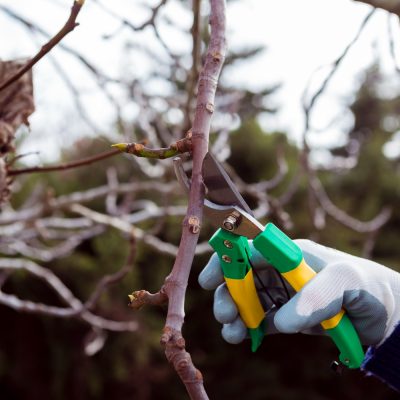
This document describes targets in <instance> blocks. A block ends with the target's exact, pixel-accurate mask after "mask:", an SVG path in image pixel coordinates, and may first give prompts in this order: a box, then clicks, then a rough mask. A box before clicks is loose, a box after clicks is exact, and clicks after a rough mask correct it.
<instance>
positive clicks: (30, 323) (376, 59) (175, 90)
mask: <svg viewBox="0 0 400 400" xmlns="http://www.w3.org/2000/svg"><path fill="white" fill-rule="evenodd" d="M71 5H72V1H67V0H57V1H56V0H51V1H50V0H35V2H32V1H28V0H20V1H18V2H13V1H11V0H10V1H8V0H0V31H1V32H2V37H3V40H1V41H0V58H1V60H2V68H0V81H3V79H4V77H5V75H4V74H5V72H4V68H3V62H4V61H6V60H21V59H22V60H23V59H25V58H26V57H29V56H31V55H33V54H35V53H36V52H37V50H38V49H39V48H40V46H41V45H42V44H43V43H45V42H46V41H48V40H49V38H50V37H52V36H53V35H54V34H55V33H56V32H57V30H59V29H60V27H61V26H62V25H63V24H64V22H65V21H66V19H67V18H68V15H69V8H70V6H71ZM209 7H210V6H209V3H208V2H206V1H201V0H193V1H192V2H186V1H178V0H160V1H151V2H144V1H143V2H140V1H127V0H118V1H114V2H112V3H111V4H110V2H106V1H101V0H87V2H86V4H85V6H84V7H83V8H82V11H81V13H80V14H79V16H78V21H79V22H80V25H79V26H78V27H77V28H76V29H75V30H74V31H73V32H72V33H71V34H69V35H68V36H67V37H66V38H65V40H63V41H62V42H61V43H60V44H59V45H58V46H57V47H56V48H55V49H54V50H53V51H52V52H51V53H50V54H48V55H47V56H46V57H45V58H44V59H43V60H41V61H40V62H39V63H38V64H37V65H36V66H35V67H34V68H33V72H32V79H33V93H34V97H33V103H34V106H35V108H36V110H35V112H33V114H32V115H31V116H30V117H29V122H30V127H29V128H28V127H26V126H21V127H16V126H14V125H13V124H10V126H11V128H12V136H13V137H12V140H10V141H9V142H7V143H3V142H2V143H0V144H1V146H0V147H1V153H2V159H3V160H4V163H5V171H6V173H7V187H6V188H5V189H3V188H2V190H3V194H2V196H0V197H1V201H2V205H1V207H2V212H1V213H0V253H1V257H0V315H1V320H2V321H3V323H2V329H1V330H0V397H1V399H7V400H13V399H15V400H19V399H21V400H22V399H23V400H25V399H42V400H43V399H71V398H72V399H77V400H80V399H106V398H110V397H112V398H113V399H131V398H134V399H138V400H142V399H143V400H144V399H186V398H188V395H187V393H186V390H185V388H184V386H183V384H182V383H181V382H180V380H179V378H178V376H177V375H176V373H175V371H174V370H173V368H172V366H170V365H169V364H168V362H167V360H166V358H165V356H164V352H163V348H162V346H161V345H160V344H159V340H160V335H161V332H162V328H163V326H164V322H165V315H166V309H165V308H155V307H150V306H146V307H144V308H143V309H141V310H139V311H133V310H131V309H129V308H128V307H127V303H128V297H127V295H128V294H129V293H131V292H132V291H134V290H139V289H146V290H148V291H150V292H156V291H158V290H159V289H160V287H161V286H162V284H163V282H164V279H165V277H166V276H167V275H168V273H169V272H170V270H171V268H172V265H173V261H174V256H175V254H176V250H177V246H178V244H179V239H180V234H181V221H182V218H183V216H184V215H185V210H186V209H185V205H186V196H185V195H184V193H182V192H181V191H180V189H179V187H178V184H177V182H176V179H175V176H174V172H173V168H172V161H171V160H148V159H143V158H135V157H133V156H127V155H117V156H114V157H108V158H104V159H103V160H102V161H100V162H98V163H93V164H86V165H84V166H82V167H81V168H73V169H68V170H57V171H54V172H44V171H29V170H26V168H29V167H42V166H45V165H48V164H49V163H51V165H59V164H61V163H69V162H71V161H75V160H81V159H85V158H86V157H91V156H95V155H97V154H100V153H103V152H105V151H108V150H109V149H110V144H111V143H114V142H142V143H147V145H148V146H149V147H154V148H157V147H167V146H169V145H170V144H171V143H173V142H174V141H176V140H178V139H180V138H182V137H184V136H185V134H186V132H187V131H188V130H189V129H190V127H191V123H192V118H193V115H194V108H195V99H196V83H197V79H198V76H199V72H200V70H201V65H202V61H204V56H205V50H206V47H207V44H208V41H209V35H210V32H209V26H208V15H209V12H210V10H209ZM227 23H228V29H227V40H228V53H227V58H226V61H225V65H224V67H223V71H222V76H221V79H220V83H219V86H218V91H217V99H216V103H215V110H216V111H215V113H214V116H213V125H212V131H211V135H210V141H211V148H212V150H213V152H214V153H215V154H216V155H217V156H218V158H219V159H220V161H222V162H224V163H225V165H226V167H227V169H228V171H229V173H230V174H231V176H232V177H233V179H234V180H235V182H236V183H237V185H238V187H239V189H240V190H241V192H242V193H243V195H244V197H245V198H246V200H247V201H248V203H249V205H250V206H251V207H252V208H253V209H254V212H255V215H256V216H257V218H259V219H260V221H261V222H262V223H266V222H267V221H272V222H274V223H276V224H277V225H278V226H280V227H281V228H282V229H284V230H285V231H286V232H287V233H288V234H289V235H290V236H291V237H292V238H310V239H312V240H315V241H318V242H319V243H321V244H324V245H327V246H331V247H335V248H338V249H340V250H343V251H347V252H350V253H352V254H355V255H360V256H364V257H368V258H372V259H374V260H375V261H377V262H380V263H382V264H384V265H387V266H389V267H391V268H394V269H396V270H398V271H400V248H399V246H398V242H399V239H398V238H399V236H400V211H399V207H398V204H399V195H400V179H399V178H400V118H399V111H400V97H399V93H400V92H399V71H400V69H399V67H398V63H397V60H398V56H397V54H398V53H399V44H400V43H399V22H398V17H397V16H396V15H390V14H389V13H387V12H386V11H384V10H375V11H374V10H373V9H372V8H371V7H370V6H368V5H366V4H362V3H358V2H353V1H350V0H340V1H338V0H336V1H333V0H325V1H323V2H321V1H320V0H319V1H314V0H313V1H311V0H304V1H302V2H298V1H294V0H285V1H280V2H272V1H269V0H268V1H261V0H247V1H246V2H245V1H240V0H231V1H228V5H227ZM23 84H24V85H25V89H26V90H27V91H28V92H29V93H30V92H31V82H30V78H29V77H28V78H26V79H25V81H24V83H23ZM7 93H9V92H7ZM28 97H30V98H31V97H32V96H31V94H30V95H29V96H28ZM18 101H20V100H18V96H17V95H15V96H14V94H13V93H12V94H11V95H9V97H7V98H6V99H5V98H2V97H1V92H0V104H1V105H2V111H0V122H1V123H4V124H7V123H9V121H8V120H7V118H8V116H9V113H6V112H5V110H8V108H10V107H11V108H12V106H13V104H14V103H15V104H17V102H18ZM18 104H21V103H18ZM2 126H3V125H0V129H2ZM17 128H18V129H17ZM188 167H189V168H190V165H188ZM0 172H1V171H0ZM212 233H213V228H212V227H211V226H209V225H208V224H207V221H205V222H204V227H203V229H202V232H201V238H200V244H199V246H198V249H197V254H196V257H195V262H194V265H193V268H192V273H191V276H190V281H189V287H188V290H187V296H186V303H185V311H186V318H185V325H184V331H183V334H184V337H185V339H186V346H187V350H188V351H189V352H190V353H191V356H192V359H193V361H194V364H195V365H196V367H197V368H199V369H200V370H201V372H202V374H203V376H204V381H205V387H206V390H207V392H208V394H209V396H210V398H212V399H224V398H228V397H229V398H232V399H240V398H243V397H244V396H246V398H248V399H271V400H272V399H274V400H275V399H277V400H280V399H282V400H283V399H285V400H286V399H288V400H290V399H307V400H322V399H338V398H341V399H343V400H345V399H359V398H363V397H367V398H374V399H395V398H398V396H397V395H396V394H395V392H393V391H391V390H390V389H388V388H387V387H386V386H385V385H383V384H381V383H380V382H379V381H377V380H376V379H374V378H371V377H366V376H365V375H364V374H363V373H360V372H359V371H344V373H343V374H342V375H341V376H339V375H337V374H335V373H334V372H332V371H331V369H330V363H331V361H333V360H334V359H335V358H336V349H335V348H334V346H333V345H332V343H331V341H330V340H329V339H328V338H325V337H311V336H306V335H300V334H299V335H276V336H272V337H268V338H266V340H265V341H264V343H263V345H262V347H261V348H260V350H258V351H257V353H255V354H253V353H251V351H250V346H249V343H242V344H240V345H235V346H233V345H229V344H227V343H225V342H224V341H223V340H222V338H221V335H220V328H221V327H220V326H219V324H218V323H217V322H216V321H215V320H214V318H213V315H212V298H213V295H212V293H210V292H206V291H204V290H202V289H201V288H200V287H199V285H198V283H197V276H198V274H199V272H200V271H201V269H202V267H203V266H204V265H205V263H206V262H207V260H208V258H209V256H210V255H211V248H210V247H209V246H208V244H207V241H208V239H209V238H210V237H211V235H212ZM107 277H108V278H107Z"/></svg>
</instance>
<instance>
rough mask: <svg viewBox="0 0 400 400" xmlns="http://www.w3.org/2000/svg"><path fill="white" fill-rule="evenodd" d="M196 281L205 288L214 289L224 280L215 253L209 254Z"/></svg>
mask: <svg viewBox="0 0 400 400" xmlns="http://www.w3.org/2000/svg"><path fill="white" fill-rule="evenodd" d="M198 282H199V285H200V286H201V287H202V288H203V289H206V290H214V289H216V288H217V287H218V286H219V285H220V284H221V283H223V282H224V276H223V274H222V270H221V267H220V265H219V260H218V256H217V255H216V254H213V255H212V256H211V258H210V260H209V262H208V263H207V265H206V266H205V267H204V269H203V270H202V271H201V272H200V274H199V277H198Z"/></svg>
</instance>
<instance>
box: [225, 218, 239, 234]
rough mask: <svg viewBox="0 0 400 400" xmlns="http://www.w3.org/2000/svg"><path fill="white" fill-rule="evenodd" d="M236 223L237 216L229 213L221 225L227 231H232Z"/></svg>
mask: <svg viewBox="0 0 400 400" xmlns="http://www.w3.org/2000/svg"><path fill="white" fill-rule="evenodd" d="M237 224H238V219H237V217H236V216H235V215H229V217H227V218H225V221H224V223H223V226H224V228H225V229H226V230H227V231H233V230H234V229H235V228H236V227H237Z"/></svg>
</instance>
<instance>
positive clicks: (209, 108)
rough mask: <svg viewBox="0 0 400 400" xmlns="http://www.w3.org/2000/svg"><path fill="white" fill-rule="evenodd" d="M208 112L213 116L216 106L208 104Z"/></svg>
mask: <svg viewBox="0 0 400 400" xmlns="http://www.w3.org/2000/svg"><path fill="white" fill-rule="evenodd" d="M206 110H207V111H208V112H209V113H210V114H212V113H213V112H214V104H213V103H207V104H206Z"/></svg>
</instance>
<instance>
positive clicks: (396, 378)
mask: <svg viewBox="0 0 400 400" xmlns="http://www.w3.org/2000/svg"><path fill="white" fill-rule="evenodd" d="M399 360H400V324H398V325H397V326H396V328H395V330H394V331H393V333H392V334H391V335H390V336H389V337H388V338H387V339H386V340H385V341H384V342H383V343H382V344H381V345H380V346H379V347H373V346H371V347H370V348H369V349H368V351H367V354H366V355H365V358H364V361H363V363H362V365H361V369H362V370H363V371H365V372H367V374H368V375H374V376H376V377H378V378H379V379H381V380H382V381H384V382H386V384H388V385H389V386H391V387H392V388H393V389H395V390H397V391H400V372H399Z"/></svg>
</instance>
